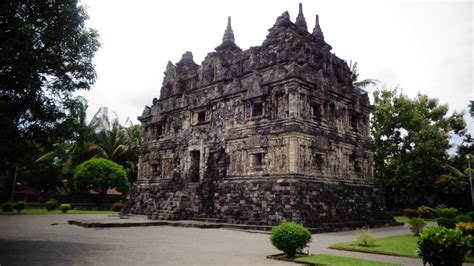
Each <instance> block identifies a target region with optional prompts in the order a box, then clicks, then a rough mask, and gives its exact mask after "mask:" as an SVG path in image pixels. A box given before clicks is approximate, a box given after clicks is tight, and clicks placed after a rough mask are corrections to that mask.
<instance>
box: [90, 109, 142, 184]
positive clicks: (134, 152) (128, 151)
mask: <svg viewBox="0 0 474 266" xmlns="http://www.w3.org/2000/svg"><path fill="white" fill-rule="evenodd" d="M91 124H93V125H94V129H95V134H94V143H92V144H91V145H89V147H88V150H89V152H90V154H91V155H93V156H96V157H101V158H105V159H109V160H112V161H114V162H116V163H118V164H120V165H122V166H124V167H125V168H126V169H127V172H128V174H129V179H130V181H132V182H133V181H135V180H136V176H137V164H138V147H139V145H140V138H141V126H140V125H133V124H132V123H131V122H130V120H127V121H126V122H125V125H122V124H120V122H119V120H118V118H117V117H114V118H110V116H109V112H108V108H107V107H102V108H100V109H99V111H98V112H97V113H96V114H95V115H94V118H93V119H92V120H91Z"/></svg>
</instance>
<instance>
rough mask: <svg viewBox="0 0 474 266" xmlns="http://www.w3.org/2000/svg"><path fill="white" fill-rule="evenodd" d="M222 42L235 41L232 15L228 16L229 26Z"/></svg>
mask: <svg viewBox="0 0 474 266" xmlns="http://www.w3.org/2000/svg"><path fill="white" fill-rule="evenodd" d="M222 43H235V38H234V31H233V30H232V25H231V20H230V16H229V17H228V18H227V28H226V29H225V32H224V37H222Z"/></svg>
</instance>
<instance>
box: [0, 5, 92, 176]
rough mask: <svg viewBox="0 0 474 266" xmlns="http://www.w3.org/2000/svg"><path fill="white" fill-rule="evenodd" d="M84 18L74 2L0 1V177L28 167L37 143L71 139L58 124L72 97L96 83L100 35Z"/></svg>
mask: <svg viewBox="0 0 474 266" xmlns="http://www.w3.org/2000/svg"><path fill="white" fill-rule="evenodd" d="M87 19H88V16H87V13H86V10H85V8H84V7H83V6H81V5H79V4H78V1H77V0H64V1H58V0H52V1H32V0H4V1H1V2H0V158H2V160H1V161H0V169H2V170H3V171H2V172H5V173H6V172H9V173H10V174H11V172H12V171H11V169H14V168H15V167H14V165H18V164H22V163H23V164H25V165H27V164H30V163H31V162H32V161H33V160H34V159H33V158H32V154H35V152H34V151H32V150H33V149H36V148H37V147H38V145H39V144H40V145H42V146H46V147H47V146H51V145H52V144H53V143H56V142H57V139H58V138H61V137H65V136H68V135H69V134H70V131H68V129H69V128H67V127H65V126H61V125H63V123H65V122H66V118H67V109H68V105H71V104H74V102H75V99H74V97H73V92H74V91H76V90H79V89H89V88H90V87H91V86H92V84H93V83H94V82H95V79H96V73H95V71H94V64H93V62H92V58H93V56H94V54H95V52H96V51H97V49H98V48H99V41H98V34H97V32H96V31H95V30H93V29H89V28H87V27H86V26H85V21H86V20H87ZM35 155H37V154H35ZM20 169H21V165H20Z"/></svg>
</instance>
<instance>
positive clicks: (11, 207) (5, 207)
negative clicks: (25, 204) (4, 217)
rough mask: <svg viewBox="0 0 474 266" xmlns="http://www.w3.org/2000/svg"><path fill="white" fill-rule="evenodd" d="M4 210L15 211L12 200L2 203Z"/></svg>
mask: <svg viewBox="0 0 474 266" xmlns="http://www.w3.org/2000/svg"><path fill="white" fill-rule="evenodd" d="M2 210H3V212H12V211H13V204H12V203H11V202H7V203H4V204H3V205H2Z"/></svg>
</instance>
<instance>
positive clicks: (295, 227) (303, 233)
mask: <svg viewBox="0 0 474 266" xmlns="http://www.w3.org/2000/svg"><path fill="white" fill-rule="evenodd" d="M270 241H271V242H272V245H273V246H275V247H276V248H277V249H279V250H281V251H283V252H285V254H286V255H287V256H288V257H290V258H293V257H295V255H296V252H297V251H301V250H303V248H304V247H306V245H307V244H308V243H309V242H311V233H310V232H309V230H308V229H306V228H305V227H304V226H303V225H302V224H297V223H294V222H283V223H281V224H280V225H278V226H274V227H273V228H272V233H271V235H270Z"/></svg>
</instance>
